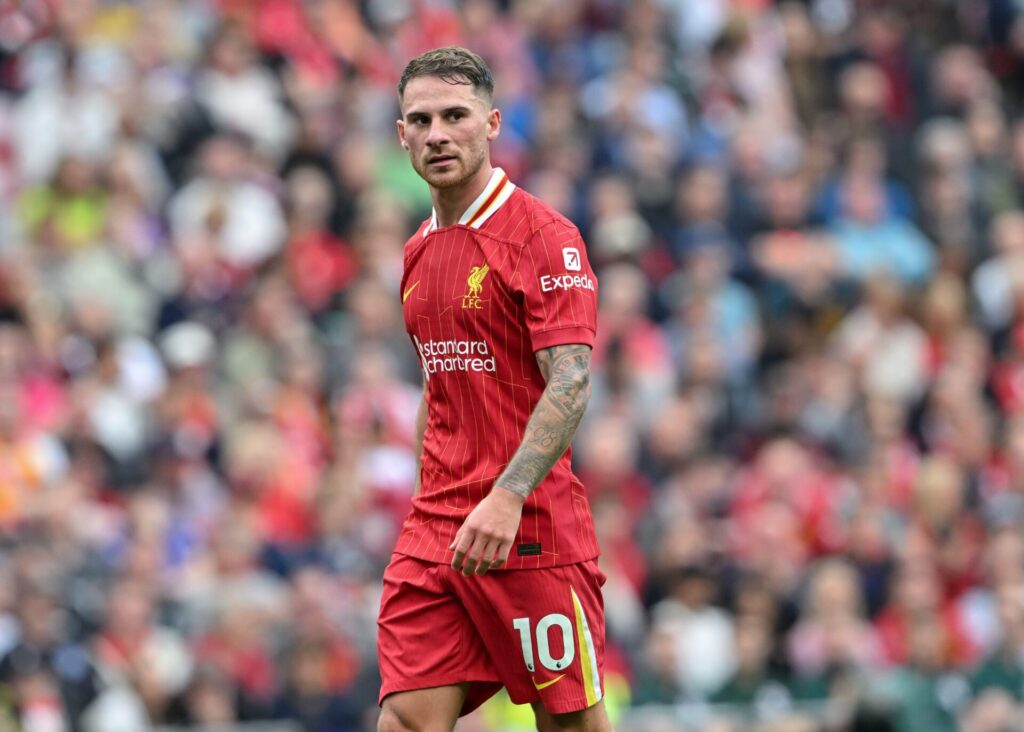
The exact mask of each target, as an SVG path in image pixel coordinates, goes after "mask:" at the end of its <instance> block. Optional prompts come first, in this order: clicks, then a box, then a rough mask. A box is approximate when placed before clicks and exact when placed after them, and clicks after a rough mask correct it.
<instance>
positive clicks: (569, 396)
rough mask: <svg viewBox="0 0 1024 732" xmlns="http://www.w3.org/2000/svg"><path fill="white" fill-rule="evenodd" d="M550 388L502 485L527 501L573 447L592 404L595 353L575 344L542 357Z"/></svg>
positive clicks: (539, 356)
mask: <svg viewBox="0 0 1024 732" xmlns="http://www.w3.org/2000/svg"><path fill="white" fill-rule="evenodd" d="M537 364H538V366H540V371H541V374H543V376H544V378H545V379H546V380H547V382H548V383H547V387H545V389H544V393H543V394H541V397H540V401H539V402H537V406H536V407H534V409H533V414H532V415H531V416H530V421H529V422H528V423H527V424H526V433H525V435H524V436H523V441H522V443H521V444H520V445H519V449H517V450H516V452H515V454H514V455H513V456H512V460H511V461H510V462H509V464H508V467H506V468H505V472H503V473H502V474H501V477H499V478H498V480H497V482H496V485H499V486H501V487H502V488H504V489H505V490H509V491H512V492H513V493H517V494H518V495H520V496H522V497H523V498H527V497H528V496H529V495H530V494H531V493H533V490H534V489H535V488H536V487H537V486H538V485H539V484H540V482H541V481H542V480H543V479H544V476H546V475H547V474H548V472H549V471H550V470H551V468H552V467H553V466H554V464H555V463H556V462H558V459H559V458H560V457H562V454H563V453H564V452H565V451H566V448H568V447H569V443H571V442H572V438H573V435H574V434H576V428H577V427H578V426H579V423H580V419H582V417H583V412H584V410H586V408H587V401H588V400H589V399H590V347H589V346H584V345H579V344H572V345H565V346H553V347H551V348H545V349H543V350H540V351H538V352H537Z"/></svg>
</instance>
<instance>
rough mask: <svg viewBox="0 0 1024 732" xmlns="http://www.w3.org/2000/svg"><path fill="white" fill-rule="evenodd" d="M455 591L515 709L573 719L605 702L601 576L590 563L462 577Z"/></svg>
mask: <svg viewBox="0 0 1024 732" xmlns="http://www.w3.org/2000/svg"><path fill="white" fill-rule="evenodd" d="M449 582H450V584H451V585H452V586H453V587H454V588H455V589H456V592H457V593H458V594H459V596H460V598H461V599H462V601H463V603H464V605H465V607H466V609H467V611H468V612H469V614H470V615H471V616H472V618H473V621H474V623H475V625H476V627H477V629H478V631H479V633H480V636H481V638H482V640H483V642H484V644H485V645H486V647H487V651H488V653H489V654H490V657H491V659H492V662H493V664H494V667H495V670H496V671H497V673H498V676H499V677H500V678H501V681H502V682H503V683H504V684H505V687H506V688H507V689H508V693H509V697H510V698H511V699H512V701H513V702H515V703H516V704H525V703H534V702H539V703H540V704H541V705H543V707H544V709H546V710H547V711H548V712H549V713H551V714H556V715H557V714H565V713H569V712H578V711H581V710H584V709H587V708H588V707H592V706H594V705H596V704H597V703H598V702H599V701H600V700H601V698H602V697H603V695H604V692H603V682H602V679H603V669H604V602H603V601H602V598H601V585H602V584H604V575H603V574H602V573H601V571H600V569H598V567H597V562H596V561H590V562H581V563H579V564H572V565H568V566H564V567H553V568H551V569H528V570H527V569H524V570H504V571H498V572H489V573H488V574H486V575H484V576H483V577H475V576H474V577H462V576H461V575H457V573H454V570H453V571H452V574H451V575H450V576H449Z"/></svg>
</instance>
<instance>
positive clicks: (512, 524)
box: [448, 486, 525, 577]
mask: <svg viewBox="0 0 1024 732" xmlns="http://www.w3.org/2000/svg"><path fill="white" fill-rule="evenodd" d="M524 502H525V499H524V498H523V497H522V496H520V495H518V494H516V493H513V492H512V491H508V490H505V489H504V488H501V487H499V486H494V488H492V489H491V492H490V493H488V494H487V495H486V496H485V497H484V499H483V500H482V501H480V503H479V504H478V505H477V507H476V508H474V509H473V510H472V511H470V513H469V516H467V517H466V520H465V521H464V522H463V523H462V526H460V527H459V530H458V532H457V533H456V534H455V540H454V541H453V542H452V543H451V545H450V546H449V547H448V548H449V549H454V550H455V558H454V559H453V560H452V569H454V570H456V571H457V572H462V574H464V575H465V576H466V577H469V576H470V575H472V574H474V573H475V574H477V575H483V574H485V573H486V572H487V570H488V569H496V568H498V567H500V566H501V565H503V564H504V563H505V561H506V560H507V559H508V553H509V551H511V549H512V542H514V541H515V538H516V532H517V531H518V530H519V521H520V519H521V518H522V516H523V503H524Z"/></svg>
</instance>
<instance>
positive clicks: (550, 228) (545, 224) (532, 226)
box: [509, 188, 580, 243]
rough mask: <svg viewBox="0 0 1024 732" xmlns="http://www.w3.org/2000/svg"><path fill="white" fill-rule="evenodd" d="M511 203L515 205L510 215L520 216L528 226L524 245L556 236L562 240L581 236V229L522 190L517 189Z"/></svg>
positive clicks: (543, 202) (546, 204)
mask: <svg viewBox="0 0 1024 732" xmlns="http://www.w3.org/2000/svg"><path fill="white" fill-rule="evenodd" d="M509 203H511V204H513V207H512V210H511V211H510V213H512V215H513V216H518V217H519V218H520V220H522V221H525V222H526V224H527V225H526V227H525V232H524V233H525V234H526V236H525V237H524V238H525V239H526V242H524V243H529V242H531V241H535V240H536V239H538V238H539V237H549V236H551V235H556V236H557V237H558V239H560V240H565V239H575V238H578V237H579V236H580V232H579V229H577V228H576V225H575V224H574V223H573V222H572V221H570V220H569V219H568V218H567V217H566V216H565V215H563V214H561V213H559V212H558V211H556V210H555V209H554V208H552V207H551V206H550V205H549V204H548V203H546V202H545V201H542V200H541V199H539V198H537V197H536V196H534V195H533V194H531V193H529V192H527V191H524V190H523V189H522V188H517V189H516V195H514V196H513V198H512V199H511V200H510V201H509Z"/></svg>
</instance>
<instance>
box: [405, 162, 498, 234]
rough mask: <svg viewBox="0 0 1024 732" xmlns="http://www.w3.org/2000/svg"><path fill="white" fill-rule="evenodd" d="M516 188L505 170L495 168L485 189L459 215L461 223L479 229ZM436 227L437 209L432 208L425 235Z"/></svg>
mask: <svg viewBox="0 0 1024 732" xmlns="http://www.w3.org/2000/svg"><path fill="white" fill-rule="evenodd" d="M515 189H516V186H515V184H514V183H513V182H512V181H510V180H509V179H508V176H507V175H505V171H504V170H502V169H501V168H495V169H494V171H493V172H492V173H491V179H490V180H489V181H487V185H486V186H485V187H484V189H483V191H482V192H481V193H480V195H479V196H477V197H476V200H474V201H473V203H471V204H469V207H468V208H467V209H466V210H465V211H464V212H463V214H462V216H461V217H459V224H460V225H462V226H469V227H470V228H473V229H479V228H480V227H481V226H483V224H484V222H485V221H487V219H489V218H491V216H493V215H494V213H495V212H496V211H497V210H498V209H499V208H501V207H502V205H503V204H504V203H505V202H506V201H507V200H508V199H509V198H510V197H511V196H512V192H513V191H514V190H515ZM435 229H437V211H436V210H431V212H430V224H428V225H427V228H426V229H425V230H424V231H423V236H426V235H427V234H429V233H430V232H432V231H434V230H435Z"/></svg>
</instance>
